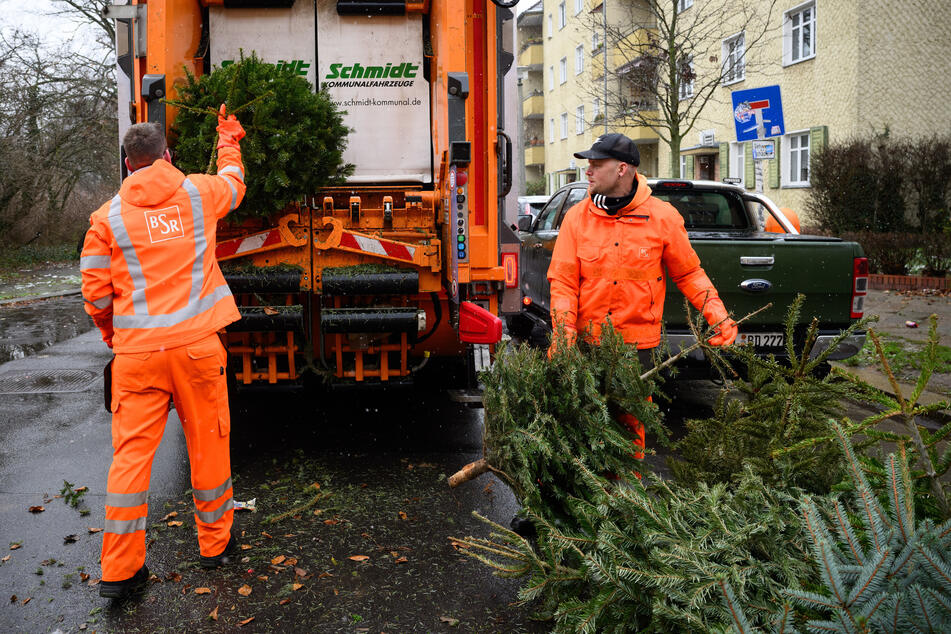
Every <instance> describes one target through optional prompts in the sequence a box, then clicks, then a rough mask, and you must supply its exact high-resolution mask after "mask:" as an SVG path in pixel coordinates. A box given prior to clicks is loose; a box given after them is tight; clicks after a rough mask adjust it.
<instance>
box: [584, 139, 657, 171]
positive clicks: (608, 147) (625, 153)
mask: <svg viewBox="0 0 951 634" xmlns="http://www.w3.org/2000/svg"><path fill="white" fill-rule="evenodd" d="M575 158H580V159H606V158H613V159H617V160H619V161H622V162H624V163H630V164H631V165H633V166H634V167H637V166H638V165H640V164H641V153H640V152H638V151H637V145H635V143H634V141H631V140H630V139H629V138H627V137H626V136H624V135H623V134H620V133H618V132H611V133H610V134H602V135H601V136H599V137H598V138H597V139H596V140H595V142H594V145H592V146H591V149H590V150H588V151H587V152H575Z"/></svg>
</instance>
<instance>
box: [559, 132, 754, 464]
mask: <svg viewBox="0 0 951 634" xmlns="http://www.w3.org/2000/svg"><path fill="white" fill-rule="evenodd" d="M575 157H577V158H581V159H587V160H588V169H587V171H586V172H585V174H586V175H587V177H588V196H587V197H586V198H585V199H584V200H582V201H580V202H578V203H577V204H576V205H574V206H573V207H572V208H571V209H569V210H568V211H567V213H566V214H565V218H564V220H563V221H562V223H561V228H560V230H559V232H558V239H557V240H556V241H555V248H554V250H553V252H552V257H551V265H550V266H549V268H548V280H549V282H550V283H551V316H552V323H553V324H555V326H556V332H557V330H558V328H559V327H560V328H562V329H563V330H564V332H565V337H566V339H567V342H568V343H569V344H571V343H573V342H574V340H575V339H576V337H577V333H578V332H587V333H589V336H590V337H592V338H594V339H597V338H598V336H599V335H600V332H601V328H602V325H603V324H604V322H605V321H607V320H608V319H610V320H611V324H612V325H613V327H614V328H615V330H617V331H618V332H619V333H620V334H621V336H623V337H624V341H626V342H627V343H630V344H631V345H634V346H637V349H638V357H639V358H640V360H641V363H642V365H644V366H645V367H650V366H651V364H652V361H651V351H652V350H653V348H655V347H656V346H657V345H658V344H659V343H660V339H661V318H662V317H663V314H664V294H665V291H666V284H665V279H664V278H665V269H666V272H667V274H669V275H670V276H671V278H672V279H673V280H674V282H675V283H676V284H677V288H679V289H680V291H681V292H682V293H683V294H684V296H685V297H686V298H687V299H688V300H689V301H690V303H691V304H692V305H693V306H694V307H695V308H696V309H697V310H699V311H701V312H702V313H703V316H704V318H705V319H706V320H707V323H709V324H710V325H711V326H714V327H715V328H716V331H717V332H716V334H714V336H712V337H711V338H710V340H709V341H710V343H711V344H712V345H716V346H722V345H729V344H731V343H733V341H734V340H735V339H736V335H737V328H736V323H735V322H734V321H733V320H732V319H730V317H729V315H728V314H727V311H726V308H725V307H724V306H723V302H722V301H721V300H720V297H719V295H718V294H717V290H716V289H715V288H714V287H713V284H712V283H711V282H710V278H708V277H707V274H706V273H705V272H704V270H703V269H702V268H701V267H700V258H698V257H697V254H696V253H695V252H694V250H693V247H692V246H690V241H689V240H688V238H687V231H686V229H684V221H683V218H682V217H681V215H680V213H679V212H678V211H677V210H676V209H674V207H673V206H671V205H670V204H669V203H666V202H664V201H662V200H659V199H657V198H653V197H652V196H651V189H650V187H648V185H647V179H645V178H644V176H643V175H641V174H638V173H637V166H638V165H639V164H640V153H639V152H638V150H637V145H635V144H634V142H633V141H631V139H629V138H627V137H626V136H624V135H623V134H617V133H611V134H605V135H602V136H600V137H598V139H597V140H596V141H595V142H594V144H593V145H592V146H591V149H590V150H587V151H585V152H578V153H576V154H575ZM550 352H552V353H553V352H555V349H554V348H552V350H551V351H550ZM619 420H620V421H621V422H622V423H623V424H624V425H625V426H626V427H627V428H628V429H630V430H631V432H632V433H633V434H634V436H635V439H634V444H635V447H636V448H637V449H638V451H636V452H635V457H636V458H643V456H644V454H643V449H644V446H645V438H644V425H643V423H641V421H639V420H637V419H636V418H635V417H634V416H632V415H630V414H627V413H625V414H622V415H621V417H620V419H619Z"/></svg>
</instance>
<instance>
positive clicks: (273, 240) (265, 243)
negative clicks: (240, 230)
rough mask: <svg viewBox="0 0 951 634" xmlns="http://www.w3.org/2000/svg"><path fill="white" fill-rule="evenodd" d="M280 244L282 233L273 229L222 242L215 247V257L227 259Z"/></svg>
mask: <svg viewBox="0 0 951 634" xmlns="http://www.w3.org/2000/svg"><path fill="white" fill-rule="evenodd" d="M280 242H281V232H280V231H278V230H277V229H271V230H270V231H265V232H263V233H255V234H254V235H251V236H247V237H245V238H235V239H234V240H228V241H226V242H221V243H219V244H218V245H217V246H216V247H215V257H217V258H226V257H229V256H232V255H241V254H242V253H247V252H248V251H256V250H258V249H263V248H264V247H269V246H271V245H272V244H279V243H280Z"/></svg>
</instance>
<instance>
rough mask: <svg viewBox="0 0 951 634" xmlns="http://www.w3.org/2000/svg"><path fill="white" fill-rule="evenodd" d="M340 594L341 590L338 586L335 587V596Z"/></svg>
mask: <svg viewBox="0 0 951 634" xmlns="http://www.w3.org/2000/svg"><path fill="white" fill-rule="evenodd" d="M339 594H340V590H337V589H336V588H334V596H338V595H339Z"/></svg>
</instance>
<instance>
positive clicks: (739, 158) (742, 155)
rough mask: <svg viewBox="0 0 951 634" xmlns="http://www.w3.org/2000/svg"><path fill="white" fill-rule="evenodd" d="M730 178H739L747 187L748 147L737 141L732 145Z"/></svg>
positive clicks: (741, 183)
mask: <svg viewBox="0 0 951 634" xmlns="http://www.w3.org/2000/svg"><path fill="white" fill-rule="evenodd" d="M730 178H739V179H740V185H742V186H744V187H746V146H745V145H744V144H743V143H737V142H735V141H733V142H731V143H730Z"/></svg>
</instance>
